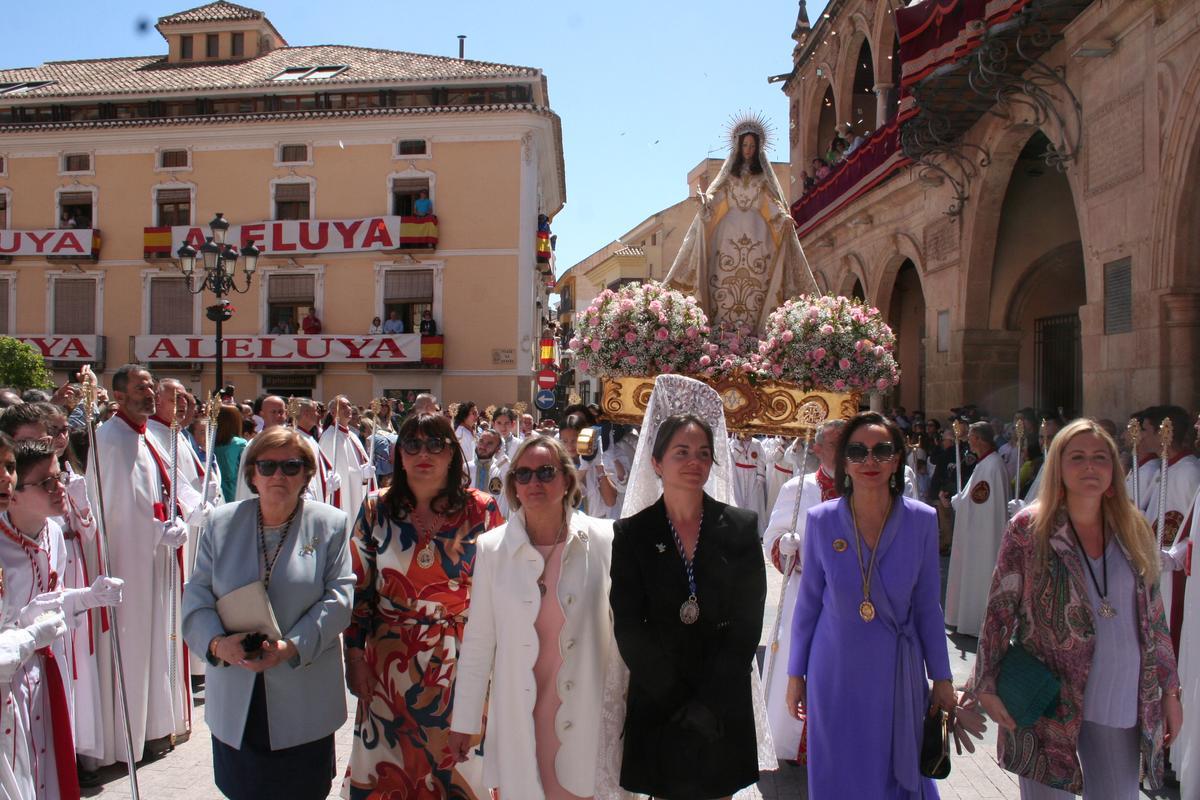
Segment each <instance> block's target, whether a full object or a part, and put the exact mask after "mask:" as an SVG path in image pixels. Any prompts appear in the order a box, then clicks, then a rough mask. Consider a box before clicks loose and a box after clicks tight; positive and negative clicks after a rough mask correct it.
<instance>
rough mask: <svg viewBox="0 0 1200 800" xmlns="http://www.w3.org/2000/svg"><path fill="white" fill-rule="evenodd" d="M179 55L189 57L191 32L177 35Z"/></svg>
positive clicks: (190, 53) (190, 52)
mask: <svg viewBox="0 0 1200 800" xmlns="http://www.w3.org/2000/svg"><path fill="white" fill-rule="evenodd" d="M179 57H180V58H191V57H192V37H191V34H186V35H184V36H180V37H179Z"/></svg>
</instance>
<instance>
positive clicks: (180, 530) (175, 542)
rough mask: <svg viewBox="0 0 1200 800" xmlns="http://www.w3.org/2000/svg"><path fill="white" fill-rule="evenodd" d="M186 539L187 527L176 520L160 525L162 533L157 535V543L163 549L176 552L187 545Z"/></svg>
mask: <svg viewBox="0 0 1200 800" xmlns="http://www.w3.org/2000/svg"><path fill="white" fill-rule="evenodd" d="M187 538H188V530H187V525H184V524H183V523H182V522H180V521H178V520H168V521H167V522H164V523H162V532H161V533H160V534H159V535H158V543H159V544H161V545H162V546H163V547H169V548H171V549H172V550H178V549H179V548H181V547H183V546H184V544H186V543H187Z"/></svg>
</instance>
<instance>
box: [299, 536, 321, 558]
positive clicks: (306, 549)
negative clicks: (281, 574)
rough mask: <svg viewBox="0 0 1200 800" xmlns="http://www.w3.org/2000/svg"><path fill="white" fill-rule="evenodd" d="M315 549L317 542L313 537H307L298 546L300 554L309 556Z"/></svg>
mask: <svg viewBox="0 0 1200 800" xmlns="http://www.w3.org/2000/svg"><path fill="white" fill-rule="evenodd" d="M316 550H317V542H316V540H315V539H309V540H308V541H307V542H305V543H304V544H303V545H302V546H301V548H300V555H302V556H311V555H312V554H313V553H315V552H316Z"/></svg>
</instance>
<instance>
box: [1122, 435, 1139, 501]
mask: <svg viewBox="0 0 1200 800" xmlns="http://www.w3.org/2000/svg"><path fill="white" fill-rule="evenodd" d="M1125 436H1126V437H1128V439H1129V449H1130V451H1131V452H1132V453H1133V458H1132V461H1133V467H1132V469H1131V470H1130V471H1131V472H1132V473H1133V505H1134V506H1135V507H1137V508H1139V509H1140V508H1141V507H1142V480H1141V478H1142V476H1141V475H1140V474H1139V472H1140V470H1139V469H1138V467H1139V464H1138V441H1139V440H1140V439H1141V438H1142V423H1141V422H1139V421H1138V419H1137V417H1130V418H1129V424H1128V425H1126V426H1125Z"/></svg>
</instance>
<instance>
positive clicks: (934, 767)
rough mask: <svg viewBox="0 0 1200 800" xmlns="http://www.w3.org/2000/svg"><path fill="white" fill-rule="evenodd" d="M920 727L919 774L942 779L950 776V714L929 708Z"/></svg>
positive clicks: (942, 710)
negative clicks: (928, 712) (929, 711)
mask: <svg viewBox="0 0 1200 800" xmlns="http://www.w3.org/2000/svg"><path fill="white" fill-rule="evenodd" d="M930 710H931V712H932V713H931V714H926V715H925V724H924V726H923V727H922V729H921V763H920V765H919V766H920V770H921V774H922V775H924V776H925V777H926V778H933V779H934V780H939V781H940V780H943V779H945V778H947V777H949V776H950V725H951V722H950V715H949V714H947V713H946V711H945V710H944V709H941V708H938V709H933V708H931V709H930Z"/></svg>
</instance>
